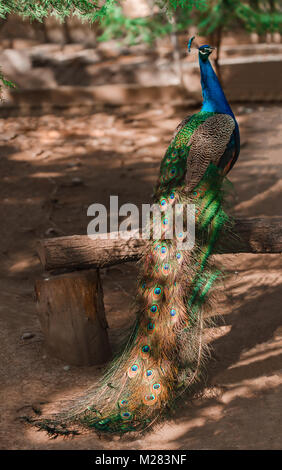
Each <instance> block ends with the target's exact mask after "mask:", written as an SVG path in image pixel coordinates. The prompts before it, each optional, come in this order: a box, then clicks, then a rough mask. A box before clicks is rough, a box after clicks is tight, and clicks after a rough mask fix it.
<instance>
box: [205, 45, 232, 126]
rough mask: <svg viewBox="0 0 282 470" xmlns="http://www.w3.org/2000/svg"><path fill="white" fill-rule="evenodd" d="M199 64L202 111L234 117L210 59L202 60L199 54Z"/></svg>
mask: <svg viewBox="0 0 282 470" xmlns="http://www.w3.org/2000/svg"><path fill="white" fill-rule="evenodd" d="M199 62H200V69H201V84H202V94H203V106H202V111H208V112H213V113H224V114H229V115H230V116H232V117H234V114H233V112H232V110H231V108H230V106H229V104H228V101H227V99H226V97H225V95H224V93H223V90H222V88H221V85H220V82H219V80H218V78H217V76H216V74H215V72H214V70H213V68H212V66H211V64H210V61H209V59H202V57H201V54H199ZM234 119H235V117H234Z"/></svg>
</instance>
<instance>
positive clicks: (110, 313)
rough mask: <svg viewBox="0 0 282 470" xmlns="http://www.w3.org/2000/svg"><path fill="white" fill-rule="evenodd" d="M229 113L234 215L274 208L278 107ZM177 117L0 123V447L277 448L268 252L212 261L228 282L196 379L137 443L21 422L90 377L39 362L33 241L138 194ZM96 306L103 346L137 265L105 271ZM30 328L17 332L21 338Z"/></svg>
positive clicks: (151, 112)
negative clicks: (236, 137) (102, 309)
mask: <svg viewBox="0 0 282 470" xmlns="http://www.w3.org/2000/svg"><path fill="white" fill-rule="evenodd" d="M246 106H247V107H246V108H242V107H240V108H239V109H238V107H237V110H236V111H237V114H238V116H239V119H240V124H241V127H242V142H243V145H242V152H241V157H240V160H239V162H238V164H237V166H236V168H235V169H234V170H233V172H232V175H231V180H232V182H233V183H234V186H235V190H236V201H235V206H234V209H233V212H234V213H236V214H237V215H246V216H256V215H261V216H275V215H281V192H282V171H281V164H282V159H281V135H282V124H281V122H282V120H281V117H282V111H281V108H279V107H278V106H269V107H264V108H262V107H260V106H259V105H257V106H254V105H251V107H250V108H249V107H248V105H246ZM185 114H187V110H185V109H179V108H178V109H174V108H173V107H171V106H163V107H160V106H156V105H154V106H152V107H150V108H149V107H148V108H144V107H138V108H137V107H136V108H135V107H123V108H116V109H114V110H108V111H106V110H105V111H100V112H97V113H96V114H93V115H92V116H75V117H70V116H69V117H68V116H51V115H48V116H43V117H36V118H35V117H30V118H28V117H21V118H9V119H6V120H4V119H1V120H0V130H1V132H0V134H1V139H0V173H1V188H0V191H1V203H0V209H1V221H2V223H1V248H0V260H1V262H0V286H1V288H0V368H1V371H0V373H1V401H0V408H1V411H0V421H1V425H0V446H1V448H2V449H7V448H12V449H121V448H122V449H238V448H240V449H262V448H269V449H277V448H281V435H282V426H281V390H282V377H281V370H282V365H281V357H282V325H281V323H282V315H281V300H282V297H281V294H282V272H281V264H282V263H281V256H279V255H260V256H254V255H232V256H224V257H221V258H220V262H221V263H223V264H224V266H225V267H226V268H227V269H228V270H229V271H230V274H231V276H230V279H229V280H228V281H227V282H226V285H225V289H224V291H222V292H221V293H220V294H219V305H218V310H217V311H216V312H215V314H216V313H221V314H222V315H223V320H221V321H220V323H219V324H218V326H217V327H216V328H213V329H212V331H211V333H212V344H213V354H212V358H211V361H210V362H209V364H208V371H207V372H208V379H207V383H206V384H205V387H204V390H203V394H202V396H201V397H200V398H199V397H198V398H194V399H187V400H186V401H184V402H183V405H182V406H181V407H180V408H179V409H178V410H177V411H176V412H175V414H174V415H173V416H171V418H170V419H169V420H167V421H165V422H164V423H162V424H161V425H159V426H158V427H157V428H156V429H154V430H153V431H151V432H150V433H149V434H147V435H146V436H145V437H140V436H139V437H137V438H136V437H134V438H127V437H123V438H122V439H120V438H118V437H115V438H113V439H108V438H102V439H99V438H97V436H96V435H95V434H94V433H92V432H83V433H82V434H81V435H80V436H78V437H76V438H74V439H63V438H58V439H56V440H50V439H49V438H48V437H47V436H46V435H45V434H44V433H42V432H37V431H35V430H34V429H30V428H28V427H25V426H23V424H22V423H20V422H19V420H18V417H19V416H20V415H22V414H24V413H25V412H27V411H28V412H29V411H30V406H31V405H33V406H41V405H42V404H44V403H48V404H49V405H47V406H50V404H51V405H52V407H53V408H54V409H55V407H56V400H58V399H61V398H63V397H70V396H72V395H73V394H74V393H77V392H79V390H81V389H83V388H84V387H86V386H88V385H90V384H92V383H93V381H94V380H95V379H96V377H97V376H98V374H99V372H100V369H99V368H98V367H89V368H86V367H85V368H78V367H74V366H71V367H70V368H69V369H68V368H67V369H68V370H66V369H65V366H66V365H67V364H65V363H63V362H62V361H60V360H58V359H56V358H54V357H51V356H50V355H49V354H48V352H47V351H46V349H45V345H44V339H43V337H42V334H41V332H40V326H39V323H38V320H37V316H36V310H35V305H34V301H33V283H34V279H35V278H36V277H38V276H40V275H41V267H40V264H39V261H38V259H37V257H36V254H35V250H34V243H35V240H36V239H37V238H41V237H46V236H56V235H57V236H58V235H63V234H67V235H71V234H79V233H81V234H83V233H85V232H86V226H87V224H88V222H89V219H88V218H87V216H86V211H87V207H88V205H89V204H91V203H93V202H101V203H104V204H106V205H109V196H110V195H111V194H112V195H119V197H120V203H121V204H122V203H124V202H132V203H136V204H141V203H144V202H149V201H150V195H151V194H152V189H153V185H154V182H155V180H156V176H157V172H158V166H159V162H160V158H161V157H162V154H163V153H164V150H165V148H166V146H167V144H168V142H169V140H170V136H171V134H172V130H173V129H174V127H175V126H176V125H177V123H178V122H179V120H180V119H182V117H183V116H184V115H185ZM102 275H103V284H104V290H105V306H106V312H107V317H108V321H109V324H110V337H111V340H112V341H113V343H114V344H116V343H117V341H118V338H119V337H120V335H121V334H122V331H123V328H124V327H125V326H126V324H127V322H128V319H129V318H130V312H129V305H130V302H131V300H132V297H133V295H134V286H135V281H134V278H135V275H136V268H135V266H134V265H132V264H127V265H122V266H118V267H114V268H112V269H107V270H104V271H103V273H102ZM27 332H31V333H32V334H33V335H34V336H33V337H32V338H30V339H28V340H27V339H26V340H24V339H22V335H23V334H24V333H27Z"/></svg>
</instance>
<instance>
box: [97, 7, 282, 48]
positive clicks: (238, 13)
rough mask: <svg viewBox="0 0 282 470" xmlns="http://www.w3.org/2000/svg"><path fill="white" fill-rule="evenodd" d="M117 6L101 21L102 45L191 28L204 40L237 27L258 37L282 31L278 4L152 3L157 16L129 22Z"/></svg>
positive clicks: (146, 39)
mask: <svg viewBox="0 0 282 470" xmlns="http://www.w3.org/2000/svg"><path fill="white" fill-rule="evenodd" d="M118 3H119V4H120V3H121V4H122V2H118ZM118 3H116V2H114V3H113V4H112V5H110V6H109V7H108V11H107V14H106V15H105V16H104V17H103V18H102V19H101V31H102V33H101V35H100V38H99V40H101V41H105V40H109V39H123V40H124V41H125V42H126V43H128V44H130V45H132V44H138V43H141V42H147V43H152V42H153V41H154V40H155V39H156V38H158V37H161V36H165V35H167V34H171V33H172V32H181V31H186V30H187V28H188V27H189V26H191V25H192V24H193V25H197V28H198V31H199V33H200V34H202V35H205V36H207V35H211V34H213V33H217V32H218V31H224V30H232V29H233V28H234V27H236V26H240V27H242V28H244V29H245V30H247V31H249V32H253V31H256V32H258V33H259V34H261V33H265V32H275V31H280V30H281V29H282V12H281V8H280V5H281V4H280V1H279V0H268V1H267V0H246V1H243V2H242V1H239V0H209V1H208V0H198V1H196V0H195V1H193V0H155V1H154V2H153V3H154V5H155V6H157V7H158V12H157V13H154V14H152V15H151V16H147V17H145V18H128V17H127V16H125V14H124V13H123V10H122V8H121V6H120V5H119V4H118Z"/></svg>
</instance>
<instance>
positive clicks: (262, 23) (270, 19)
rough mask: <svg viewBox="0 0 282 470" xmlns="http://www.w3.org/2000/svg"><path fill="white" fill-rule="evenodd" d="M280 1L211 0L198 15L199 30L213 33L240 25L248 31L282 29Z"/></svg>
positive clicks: (259, 31)
mask: <svg viewBox="0 0 282 470" xmlns="http://www.w3.org/2000/svg"><path fill="white" fill-rule="evenodd" d="M279 4H280V2H278V1H276V0H274V1H271V0H270V1H265V0H249V1H243V2H242V1H239V0H211V1H210V2H209V3H208V4H207V5H206V6H203V8H202V10H201V12H200V15H198V20H199V22H198V28H199V32H200V33H202V34H205V35H208V34H212V33H213V32H214V31H216V30H218V29H222V30H228V29H229V30H230V29H232V27H233V26H235V25H240V26H241V27H243V28H244V29H246V30H247V31H250V32H251V31H256V32H258V33H264V32H274V31H279V30H281V26H282V12H281V8H279Z"/></svg>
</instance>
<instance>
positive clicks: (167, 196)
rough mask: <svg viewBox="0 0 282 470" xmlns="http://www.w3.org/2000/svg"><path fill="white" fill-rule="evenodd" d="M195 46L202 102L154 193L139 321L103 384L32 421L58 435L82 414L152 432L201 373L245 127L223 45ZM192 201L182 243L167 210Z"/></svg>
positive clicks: (104, 427) (92, 422) (94, 423)
mask: <svg viewBox="0 0 282 470" xmlns="http://www.w3.org/2000/svg"><path fill="white" fill-rule="evenodd" d="M192 47H196V48H197V49H198V56H199V65H200V72H201V86H202V96H203V104H202V108H201V110H200V111H199V112H198V113H195V114H193V115H191V116H188V117H186V118H185V119H184V120H183V121H182V122H181V123H180V124H179V126H178V127H177V129H176V131H175V133H174V136H173V138H172V140H171V142H170V145H169V147H168V149H167V151H166V153H165V155H164V157H163V159H162V161H161V165H160V175H159V179H158V182H157V185H156V189H155V193H154V203H155V204H158V205H159V207H160V210H161V218H160V221H159V224H160V225H161V232H160V233H161V235H160V237H159V239H157V240H155V239H153V237H151V238H150V239H149V240H148V243H147V247H146V248H145V250H144V254H143V256H142V259H141V261H140V269H139V275H138V285H137V293H136V305H135V309H136V322H135V324H134V327H133V329H132V331H131V332H130V335H129V338H128V340H127V342H126V344H125V346H124V349H123V350H122V352H121V353H120V354H119V355H118V356H117V357H116V358H115V359H114V360H113V361H112V363H111V364H110V365H109V366H108V368H107V369H106V372H105V374H104V375H103V377H102V379H101V380H100V381H99V383H98V384H97V385H95V386H93V387H92V388H90V389H89V390H87V392H85V394H84V395H83V396H82V397H81V398H79V399H77V400H74V403H72V404H71V405H69V406H68V407H67V409H66V410H65V411H62V412H60V413H59V414H57V415H53V416H51V418H50V419H41V418H39V419H36V420H35V421H34V422H33V424H34V425H35V426H37V427H39V428H41V429H45V430H46V431H47V432H48V433H49V434H53V435H57V434H69V433H72V432H73V433H75V431H70V430H69V424H71V423H75V422H79V423H82V424H83V425H85V426H87V427H89V428H94V429H95V430H97V431H99V432H102V433H103V432H105V433H106V432H108V433H126V432H129V431H143V430H145V429H147V428H148V427H150V426H151V425H152V424H153V423H154V422H155V421H156V420H157V419H158V418H159V417H160V416H161V415H163V414H164V411H165V410H169V408H171V406H172V404H174V403H175V401H176V399H177V397H180V396H181V394H183V393H184V391H187V389H188V390H189V389H191V387H193V386H194V384H195V383H196V382H197V380H199V378H200V377H201V371H202V368H203V364H204V361H205V356H206V351H207V345H206V344H205V341H204V335H203V330H204V327H205V325H206V322H207V321H209V320H208V318H209V316H208V315H207V314H206V312H207V309H208V308H209V307H210V305H212V302H211V293H212V291H213V286H214V284H215V283H216V281H218V280H219V279H220V278H221V276H222V274H221V272H220V270H219V269H218V268H217V267H216V266H214V265H213V264H212V263H211V261H210V256H211V255H212V254H213V252H214V249H215V246H216V245H218V244H219V243H220V241H221V240H223V239H224V237H225V235H224V234H225V233H226V232H227V231H228V230H229V229H230V227H231V225H232V223H231V221H230V219H229V217H228V216H227V214H226V212H225V210H224V207H223V206H224V202H225V199H226V196H225V195H226V184H225V181H226V175H227V173H228V172H229V171H230V170H231V169H232V167H233V166H234V164H235V162H236V160H237V158H238V156H239V152H240V135H239V126H238V123H237V121H236V119H235V116H234V114H233V112H232V110H231V107H230V105H229V104H228V101H227V99H226V97H225V94H224V92H223V90H222V87H221V85H220V82H219V80H218V78H217V76H216V73H215V72H214V70H213V67H212V65H211V63H210V60H209V57H210V54H211V53H212V51H213V49H214V48H213V47H211V46H209V45H202V46H199V45H198V44H196V41H194V37H193V38H191V39H190V41H189V43H188V49H189V52H190V51H191V48H192ZM191 204H192V205H194V207H195V223H196V243H195V245H194V247H193V249H191V250H187V249H179V243H178V242H179V241H180V240H181V237H182V236H183V234H182V233H181V232H180V233H174V234H173V237H172V238H167V237H166V233H167V230H168V228H169V226H171V224H173V220H171V219H170V218H169V217H168V216H167V212H168V211H167V209H168V208H169V207H172V208H174V207H179V206H181V205H182V206H183V205H184V206H185V205H191ZM152 223H153V218H152V219H151V222H150V224H152ZM150 230H151V229H150ZM210 316H211V315H210Z"/></svg>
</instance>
